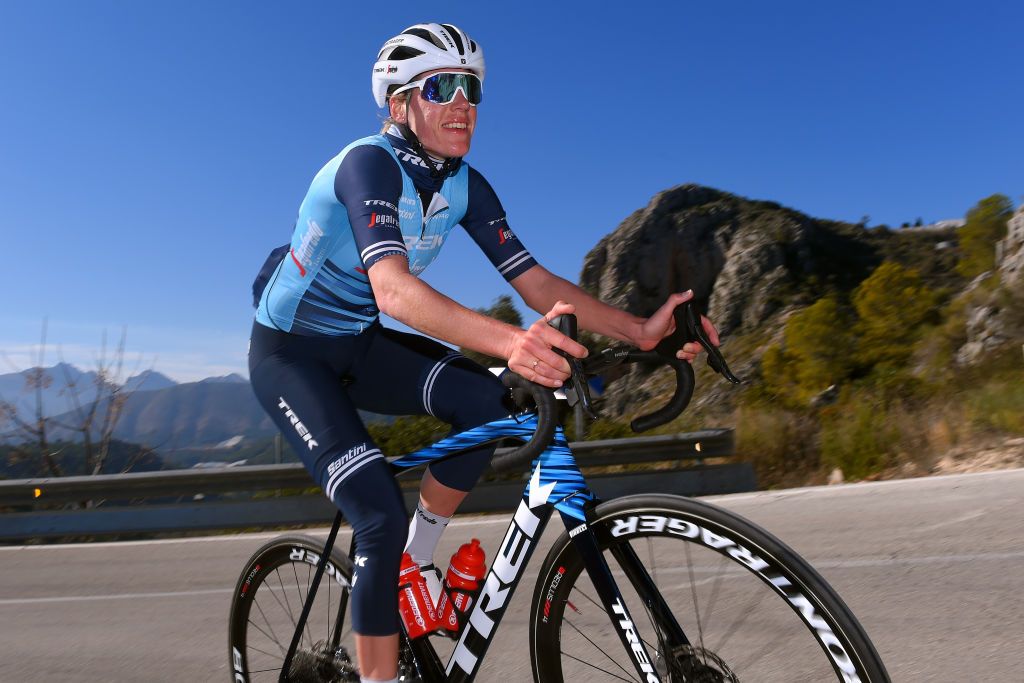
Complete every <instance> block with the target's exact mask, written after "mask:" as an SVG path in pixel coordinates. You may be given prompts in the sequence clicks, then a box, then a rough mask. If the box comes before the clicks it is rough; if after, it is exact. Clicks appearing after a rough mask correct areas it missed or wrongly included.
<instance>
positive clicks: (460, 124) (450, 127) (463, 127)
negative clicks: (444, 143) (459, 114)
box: [441, 121, 469, 130]
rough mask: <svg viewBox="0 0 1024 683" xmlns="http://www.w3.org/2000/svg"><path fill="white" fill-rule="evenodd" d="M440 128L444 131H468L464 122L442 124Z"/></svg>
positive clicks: (467, 126)
mask: <svg viewBox="0 0 1024 683" xmlns="http://www.w3.org/2000/svg"><path fill="white" fill-rule="evenodd" d="M441 127H442V128H444V129H446V130H469V125H468V124H466V123H464V122H462V121H455V122H452V123H446V124H444V125H443V126H441Z"/></svg>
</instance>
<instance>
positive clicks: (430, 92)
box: [392, 71, 484, 107]
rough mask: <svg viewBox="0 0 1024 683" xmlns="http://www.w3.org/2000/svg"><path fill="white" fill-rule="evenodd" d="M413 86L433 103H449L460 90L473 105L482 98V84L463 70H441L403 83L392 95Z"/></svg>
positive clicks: (473, 75)
mask: <svg viewBox="0 0 1024 683" xmlns="http://www.w3.org/2000/svg"><path fill="white" fill-rule="evenodd" d="M413 88H419V89H420V97H422V98H423V99H425V100H426V101H428V102H433V103H434V104H451V103H452V101H453V100H454V99H455V94H456V93H457V92H458V91H459V90H461V91H462V96H463V97H465V98H466V101H467V102H469V103H470V104H471V105H473V106H474V107H475V106H476V105H478V104H480V102H481V101H482V100H483V98H484V84H483V83H482V82H481V81H480V78H479V77H477V75H476V74H470V73H463V72H448V71H445V72H441V73H439V74H434V75H433V76H428V77H427V78H424V79H422V80H419V81H413V82H411V83H407V84H406V85H403V86H402V87H401V88H399V89H398V90H396V91H395V92H394V93H392V94H393V95H397V94H398V93H400V92H403V91H405V90H412V89H413Z"/></svg>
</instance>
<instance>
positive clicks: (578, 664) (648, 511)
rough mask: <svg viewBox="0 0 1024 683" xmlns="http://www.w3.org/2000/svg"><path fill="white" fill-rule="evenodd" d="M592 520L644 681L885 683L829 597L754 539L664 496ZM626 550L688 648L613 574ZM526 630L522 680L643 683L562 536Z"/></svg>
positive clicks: (750, 531)
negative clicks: (527, 659)
mask: <svg viewBox="0 0 1024 683" xmlns="http://www.w3.org/2000/svg"><path fill="white" fill-rule="evenodd" d="M595 512H596V514H595V516H594V522H593V524H592V526H591V528H592V529H593V530H594V533H595V534H596V536H597V539H598V544H599V546H600V547H601V549H602V551H603V553H604V557H605V559H606V561H607V562H608V564H609V566H610V567H611V569H612V574H613V577H614V578H615V581H616V583H617V584H618V586H619V589H620V590H621V592H622V594H623V599H624V602H625V603H626V606H627V608H628V610H629V613H630V615H631V616H632V619H633V624H631V627H632V629H633V631H634V633H635V634H636V636H637V638H638V639H639V640H641V641H642V642H643V643H644V645H645V646H646V650H647V652H648V653H649V655H650V657H651V658H652V660H653V661H649V662H648V663H647V664H648V665H649V668H650V669H651V673H653V674H654V677H652V678H649V679H648V680H659V679H660V680H664V681H673V682H675V683H679V682H681V681H686V682H687V683H692V682H708V683H718V682H728V681H744V682H746V681H757V682H758V683H761V682H765V681H780V682H782V681H785V682H787V683H790V682H793V681H829V680H837V681H871V682H872V683H876V682H885V681H888V680H889V679H888V676H887V675H886V673H885V669H884V666H883V665H882V663H881V661H880V659H879V658H878V654H877V653H876V651H875V649H874V647H873V646H872V644H871V643H870V641H869V640H868V638H867V636H866V635H865V633H864V631H863V629H862V627H861V626H860V624H859V623H858V622H857V620H856V618H855V617H854V616H853V615H852V613H850V611H849V609H848V608H847V607H846V605H845V604H844V603H843V601H842V600H841V599H840V598H839V596H838V595H837V594H836V593H835V591H833V590H832V589H831V588H830V587H829V586H828V584H827V583H825V581H824V580H823V579H822V578H821V577H820V576H819V575H818V574H817V573H816V572H815V571H814V570H813V569H812V568H811V567H810V566H809V565H808V564H807V563H806V562H805V561H803V560H802V559H800V558H799V557H798V556H797V555H796V554H795V553H793V551H792V550H790V549H789V548H788V547H786V546H785V545H783V544H782V543H781V542H779V541H778V540H777V539H775V538H774V537H772V536H771V535H770V534H768V533H767V532H765V531H764V530H762V529H760V528H759V527H757V526H755V525H753V524H751V523H749V522H746V521H745V520H742V519H741V518H739V517H736V516H735V515H733V514H732V513H729V512H727V511H724V510H721V509H719V508H715V507H713V506H711V505H708V504H706V503H701V502H699V501H694V500H690V499H685V498H678V497H674V496H634V497H630V498H624V499H619V500H615V501H611V502H609V503H605V504H603V505H601V506H600V507H598V508H597V510H596V511H595ZM627 548H628V549H629V550H631V551H632V552H631V554H632V555H634V556H635V557H636V559H637V560H639V563H640V564H642V565H643V567H644V569H645V571H646V573H647V574H648V575H649V576H650V578H651V581H652V582H653V584H654V585H655V586H656V590H657V592H658V593H659V594H660V596H661V598H662V599H663V600H664V602H665V603H666V604H667V606H668V611H669V612H671V614H672V615H673V618H674V620H675V622H676V623H677V624H678V626H679V627H680V628H681V629H682V631H683V633H685V635H686V637H687V639H688V641H689V642H673V641H672V639H671V637H670V636H669V635H668V634H669V633H671V632H672V630H673V629H672V628H671V625H669V624H665V623H662V622H663V620H662V619H659V618H657V617H656V616H655V614H656V612H657V610H656V609H654V607H653V604H654V603H653V601H652V600H651V596H649V595H646V594H644V591H643V589H638V587H637V586H638V585H639V584H640V582H639V581H637V580H636V579H635V578H631V577H630V576H629V575H628V573H627V572H626V571H625V570H624V569H623V567H622V565H621V564H620V560H621V558H622V556H623V555H624V554H626V553H624V552H623V551H626V549H627ZM617 620H618V617H617ZM619 623H620V624H621V621H619ZM530 630H531V633H530V643H531V650H532V653H533V666H534V676H535V677H536V679H537V680H538V681H541V682H542V683H559V682H561V681H579V680H586V681H587V682H588V683H603V682H604V681H638V680H643V679H641V678H640V677H639V676H638V674H637V671H636V668H635V666H634V663H633V659H631V653H629V652H627V651H625V649H624V648H623V647H622V645H621V643H620V641H619V636H618V634H617V630H616V628H615V627H614V626H613V622H612V620H611V619H610V618H609V616H608V614H607V613H606V612H605V609H604V606H603V605H602V604H601V602H600V600H599V599H598V597H597V593H596V591H595V590H594V588H593V586H592V585H591V583H590V579H589V577H588V576H587V574H586V571H585V570H584V568H583V566H582V563H581V561H580V559H579V556H578V555H577V554H576V552H575V549H574V548H573V547H572V546H571V544H570V541H569V538H568V535H567V534H563V536H562V537H561V538H560V539H558V541H556V542H555V544H554V546H553V547H552V550H551V552H550V553H549V555H548V558H547V560H546V561H545V564H544V566H543V567H542V569H541V572H540V576H539V577H538V583H537V588H536V592H535V595H534V598H533V606H532V613H531V626H530ZM640 659H641V658H640V657H639V656H637V660H640Z"/></svg>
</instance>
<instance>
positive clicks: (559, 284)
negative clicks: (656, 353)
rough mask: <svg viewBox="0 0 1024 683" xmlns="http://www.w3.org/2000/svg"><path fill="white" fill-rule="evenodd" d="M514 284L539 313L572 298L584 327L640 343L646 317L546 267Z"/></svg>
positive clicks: (514, 281) (528, 272)
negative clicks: (604, 300)
mask: <svg viewBox="0 0 1024 683" xmlns="http://www.w3.org/2000/svg"><path fill="white" fill-rule="evenodd" d="M512 286H513V287H514V288H515V290H516V291H517V292H519V295H520V296H521V297H523V301H525V302H526V304H527V305H528V306H529V307H530V308H532V309H533V310H535V311H537V312H538V313H540V312H542V311H546V310H548V309H549V308H550V307H551V304H553V303H554V302H556V301H568V302H569V303H571V304H573V305H574V306H575V307H576V318H577V320H579V324H580V327H582V328H583V329H586V330H590V331H591V332H597V333H598V334H603V335H604V336H606V337H611V338H612V339H618V340H619V341H624V342H627V343H629V344H633V345H634V346H639V345H638V344H637V343H636V339H637V338H638V336H639V333H640V328H641V325H643V322H644V318H640V317H638V316H635V315H631V314H629V313H626V312H625V311H621V310H619V309H617V308H615V307H614V306H609V305H608V304H606V303H602V302H601V301H598V300H597V299H595V298H594V297H593V296H591V295H590V294H587V293H586V292H585V291H583V290H582V289H580V288H579V287H577V286H576V285H574V284H573V283H571V282H569V281H568V280H566V279H564V278H560V277H558V276H557V275H555V274H554V273H552V272H550V271H549V270H547V269H546V268H544V267H543V266H539V265H538V266H534V267H533V268H531V269H530V270H528V271H526V272H525V273H523V274H522V275H520V276H519V277H517V278H516V279H515V280H513V281H512Z"/></svg>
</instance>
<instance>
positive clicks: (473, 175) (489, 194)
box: [461, 166, 537, 281]
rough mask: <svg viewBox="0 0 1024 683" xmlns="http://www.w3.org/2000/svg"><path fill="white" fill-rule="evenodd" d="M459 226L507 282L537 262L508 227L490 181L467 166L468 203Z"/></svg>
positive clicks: (503, 211)
mask: <svg viewBox="0 0 1024 683" xmlns="http://www.w3.org/2000/svg"><path fill="white" fill-rule="evenodd" d="M461 222H462V227H463V228H465V230H466V232H468V233H469V236H470V237H472V238H473V241H474V242H476V244H477V246H478V247H480V250H481V251H483V252H484V254H486V255H487V258H488V259H490V261H491V263H492V264H494V267H495V268H497V270H498V272H499V273H501V275H502V277H504V278H505V280H507V281H512V280H514V279H515V278H517V277H519V276H520V275H522V274H523V273H525V272H526V271H528V270H529V269H530V268H533V267H534V266H535V265H537V261H536V260H534V258H533V256H531V255H530V252H529V251H527V250H526V247H524V246H523V244H522V242H520V241H519V238H518V237H516V235H515V233H514V232H512V229H511V228H510V227H508V221H507V220H506V218H505V209H503V208H502V206H501V202H500V201H499V200H498V195H497V194H495V192H494V190H493V189H492V188H491V185H490V183H488V182H487V180H485V179H484V177H483V176H482V175H480V173H479V172H478V171H477V170H476V169H475V168H473V167H472V166H470V167H469V203H468V206H467V207H466V215H465V216H463V217H462V221H461Z"/></svg>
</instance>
